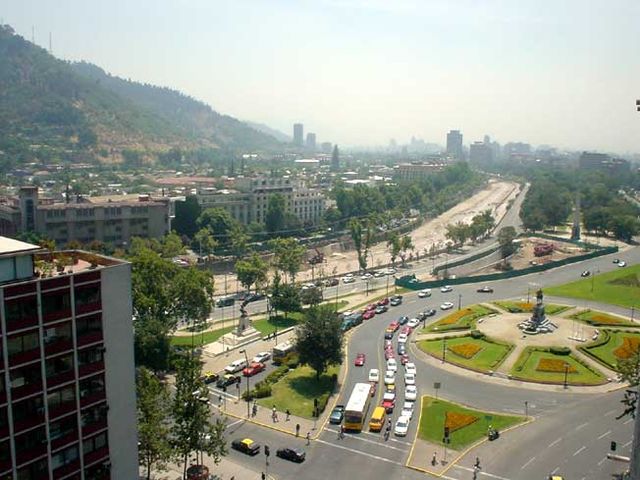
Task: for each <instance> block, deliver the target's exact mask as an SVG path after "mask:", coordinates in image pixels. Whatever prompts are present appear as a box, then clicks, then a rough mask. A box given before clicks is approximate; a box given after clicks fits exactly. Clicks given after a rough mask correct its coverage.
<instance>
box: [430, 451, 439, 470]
mask: <svg viewBox="0 0 640 480" xmlns="http://www.w3.org/2000/svg"><path fill="white" fill-rule="evenodd" d="M437 463H438V460H437V458H436V452H433V458H432V459H431V465H433V466H434V467H435V466H436V464H437Z"/></svg>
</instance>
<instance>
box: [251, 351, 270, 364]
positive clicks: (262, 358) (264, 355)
mask: <svg viewBox="0 0 640 480" xmlns="http://www.w3.org/2000/svg"><path fill="white" fill-rule="evenodd" d="M270 358H271V352H259V353H257V354H256V356H255V357H253V360H252V361H253V362H260V363H264V362H266V361H267V360H269V359H270Z"/></svg>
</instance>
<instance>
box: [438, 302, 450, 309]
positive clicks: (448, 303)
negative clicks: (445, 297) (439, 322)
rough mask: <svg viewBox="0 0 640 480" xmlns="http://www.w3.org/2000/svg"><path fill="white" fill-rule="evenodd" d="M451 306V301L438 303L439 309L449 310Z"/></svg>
mask: <svg viewBox="0 0 640 480" xmlns="http://www.w3.org/2000/svg"><path fill="white" fill-rule="evenodd" d="M452 308H453V303H451V302H444V303H443V304H442V305H440V310H451V309H452Z"/></svg>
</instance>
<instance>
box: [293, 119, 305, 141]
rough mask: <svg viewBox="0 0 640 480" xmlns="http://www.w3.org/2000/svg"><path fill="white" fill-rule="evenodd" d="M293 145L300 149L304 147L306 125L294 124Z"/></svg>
mask: <svg viewBox="0 0 640 480" xmlns="http://www.w3.org/2000/svg"><path fill="white" fill-rule="evenodd" d="M293 143H294V144H295V145H297V146H298V147H302V146H303V145H304V125H302V124H301V123H294V124H293Z"/></svg>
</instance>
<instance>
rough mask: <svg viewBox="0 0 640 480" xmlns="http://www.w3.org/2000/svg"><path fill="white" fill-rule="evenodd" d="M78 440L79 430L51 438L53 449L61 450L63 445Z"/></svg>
mask: <svg viewBox="0 0 640 480" xmlns="http://www.w3.org/2000/svg"><path fill="white" fill-rule="evenodd" d="M77 441H78V431H77V430H74V431H73V432H69V433H67V434H65V435H63V436H61V437H58V438H55V439H53V440H51V450H59V449H61V448H62V447H65V446H67V445H71V444H72V443H75V442H77Z"/></svg>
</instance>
